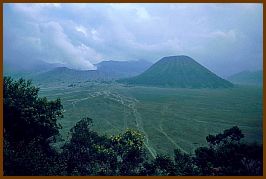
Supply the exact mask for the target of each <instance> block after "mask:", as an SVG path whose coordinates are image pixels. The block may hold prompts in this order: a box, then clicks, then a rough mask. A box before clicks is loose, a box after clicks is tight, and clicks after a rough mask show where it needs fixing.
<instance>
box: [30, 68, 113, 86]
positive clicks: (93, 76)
mask: <svg viewBox="0 0 266 179" xmlns="http://www.w3.org/2000/svg"><path fill="white" fill-rule="evenodd" d="M31 78H32V79H33V80H34V81H38V82H41V83H51V82H60V81H61V82H62V81H67V82H77V81H87V80H110V79H111V78H112V77H109V76H107V75H106V74H105V73H102V72H99V71H97V70H74V69H69V68H67V67H58V68H54V69H52V70H49V71H46V72H43V73H39V74H37V75H35V76H32V77H31Z"/></svg>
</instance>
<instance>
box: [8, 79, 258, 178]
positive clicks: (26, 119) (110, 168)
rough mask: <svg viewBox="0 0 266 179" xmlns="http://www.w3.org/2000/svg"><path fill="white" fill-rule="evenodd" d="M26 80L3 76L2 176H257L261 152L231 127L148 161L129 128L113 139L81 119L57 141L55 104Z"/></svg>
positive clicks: (138, 136) (57, 108) (58, 103)
mask: <svg viewBox="0 0 266 179" xmlns="http://www.w3.org/2000/svg"><path fill="white" fill-rule="evenodd" d="M38 92H39V89H38V88H37V87H35V86H34V85H33V84H32V83H31V81H26V80H24V79H19V80H13V79H12V78H11V77H4V99H3V100H4V118H3V122H4V175H6V176H10V175H11V176H13V175H41V176H47V175H63V176H66V175H71V176H73V175H74V176H80V175H109V176H110V175H115V176H119V175H123V176H124V175H135V176H140V175H141V176H148V175H153V176H154V175H155V176H158V175H163V176H167V175H193V176H195V175H196V176H197V175H227V176H228V175H262V174H263V167H262V164H263V157H262V154H263V148H262V145H260V144H256V143H246V142H244V141H243V138H244V135H243V133H242V131H241V129H239V127H237V126H232V128H230V129H227V130H224V131H223V132H222V133H220V134H217V135H208V136H206V141H207V143H208V145H207V146H204V147H198V148H197V149H196V150H195V152H194V153H193V154H186V153H183V152H182V151H181V150H179V149H176V150H174V151H173V153H174V157H171V156H169V155H166V154H165V155H163V154H159V155H157V156H156V158H155V159H151V158H150V157H149V155H148V154H147V151H146V149H145V147H144V134H143V133H141V132H140V131H137V130H134V129H127V130H126V131H124V132H123V133H120V134H118V135H113V136H107V135H100V134H99V133H98V132H97V131H94V130H92V125H93V120H92V119H91V118H89V116H88V117H87V118H83V119H81V120H80V121H79V122H78V123H76V125H75V126H74V127H73V128H72V129H71V130H70V134H71V138H70V139H69V140H66V141H62V140H60V133H59V130H60V129H61V128H62V127H61V126H60V124H59V122H58V120H60V119H61V118H63V106H62V104H61V101H60V99H56V100H48V99H47V98H46V97H39V95H38Z"/></svg>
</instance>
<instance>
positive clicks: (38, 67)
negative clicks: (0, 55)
mask: <svg viewBox="0 0 266 179" xmlns="http://www.w3.org/2000/svg"><path fill="white" fill-rule="evenodd" d="M3 64H4V73H15V74H16V73H22V74H29V73H33V72H41V71H46V70H50V69H52V68H56V67H60V66H63V65H62V64H58V63H47V62H44V61H39V60H36V61H34V60H31V61H26V60H23V61H16V60H12V59H4V61H3Z"/></svg>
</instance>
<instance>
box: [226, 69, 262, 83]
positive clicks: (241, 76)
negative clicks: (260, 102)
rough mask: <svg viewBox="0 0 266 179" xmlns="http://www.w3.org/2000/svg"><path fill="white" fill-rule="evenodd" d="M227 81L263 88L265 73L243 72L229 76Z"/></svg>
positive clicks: (260, 71)
mask: <svg viewBox="0 0 266 179" xmlns="http://www.w3.org/2000/svg"><path fill="white" fill-rule="evenodd" d="M227 80H229V81H231V82H232V83H235V84H242V85H257V86H262V84H263V71H262V70H259V71H242V72H239V73H236V74H234V75H231V76H229V77H228V78H227Z"/></svg>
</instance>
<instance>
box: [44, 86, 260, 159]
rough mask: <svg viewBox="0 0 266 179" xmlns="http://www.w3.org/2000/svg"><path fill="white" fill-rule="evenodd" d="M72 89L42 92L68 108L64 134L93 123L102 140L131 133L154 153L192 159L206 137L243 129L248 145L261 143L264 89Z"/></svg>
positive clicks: (45, 89) (76, 87) (65, 114)
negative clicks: (83, 121)
mask: <svg viewBox="0 0 266 179" xmlns="http://www.w3.org/2000/svg"><path fill="white" fill-rule="evenodd" d="M75 85H76V86H75V87H68V83H66V84H62V85H61V86H59V85H56V86H53V85H51V86H41V87H40V95H41V96H47V98H48V99H51V100H54V99H56V98H57V97H60V99H61V102H62V104H63V106H64V119H62V120H59V123H60V124H61V125H62V126H63V129H60V133H61V134H62V135H63V137H64V138H67V137H68V132H69V130H70V129H71V128H72V127H73V126H74V125H75V123H77V122H78V121H79V120H80V119H81V118H83V117H86V116H89V117H91V118H92V119H94V126H93V129H94V130H96V131H98V132H99V133H100V134H107V135H112V134H118V133H121V132H122V131H124V130H126V128H133V129H136V130H139V131H141V132H142V133H144V134H145V144H146V146H147V147H149V148H150V150H149V151H150V152H149V154H150V153H158V154H160V153H162V154H163V153H167V154H171V155H172V151H173V150H174V149H175V148H180V149H181V150H182V149H183V150H182V151H183V152H187V153H193V152H194V150H195V149H196V148H197V147H199V146H202V145H206V141H205V140H204V138H205V136H207V135H208V134H215V133H220V132H222V131H223V130H225V129H227V128H230V127H231V126H235V125H237V126H239V127H240V128H241V130H242V131H243V133H244V134H245V136H246V137H245V140H246V141H248V142H253V141H257V142H258V143H262V88H260V87H255V86H236V87H234V88H224V89H183V88H182V89H181V88H179V89H174V88H156V87H127V86H121V85H119V84H115V83H110V84H103V83H96V82H86V83H75Z"/></svg>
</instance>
